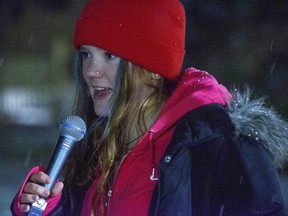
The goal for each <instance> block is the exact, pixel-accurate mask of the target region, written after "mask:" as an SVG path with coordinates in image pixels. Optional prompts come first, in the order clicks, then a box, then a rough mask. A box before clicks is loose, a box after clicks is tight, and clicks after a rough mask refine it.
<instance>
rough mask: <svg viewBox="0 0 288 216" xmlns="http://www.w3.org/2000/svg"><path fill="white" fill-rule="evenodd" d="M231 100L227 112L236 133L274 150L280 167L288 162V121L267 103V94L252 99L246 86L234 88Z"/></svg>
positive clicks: (273, 152)
mask: <svg viewBox="0 0 288 216" xmlns="http://www.w3.org/2000/svg"><path fill="white" fill-rule="evenodd" d="M231 94H232V96H233V97H232V99H231V100H229V101H228V106H227V109H228V113H229V115H230V117H231V119H232V122H233V124H234V125H235V128H236V133H237V134H244V135H247V136H250V137H253V138H254V139H256V140H260V141H261V142H262V143H263V145H264V146H265V147H266V149H267V150H268V151H269V152H270V153H271V155H272V157H273V159H274V161H275V164H276V167H277V169H278V171H283V170H284V169H285V168H287V166H288V123H287V122H286V121H285V120H284V119H283V118H282V117H281V116H280V115H279V114H278V113H277V112H276V111H275V109H273V108H271V107H268V106H266V104H265V98H258V99H253V100H252V99H251V98H250V97H251V91H250V89H249V88H248V87H247V88H246V89H245V90H244V91H243V93H241V92H240V91H239V90H238V89H236V88H234V89H233V90H232V91H231Z"/></svg>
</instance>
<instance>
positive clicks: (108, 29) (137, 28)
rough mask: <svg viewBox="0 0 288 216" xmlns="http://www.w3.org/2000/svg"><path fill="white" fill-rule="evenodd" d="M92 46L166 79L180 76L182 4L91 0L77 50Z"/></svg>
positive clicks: (80, 26) (168, 0) (174, 0)
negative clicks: (80, 47)
mask: <svg viewBox="0 0 288 216" xmlns="http://www.w3.org/2000/svg"><path fill="white" fill-rule="evenodd" d="M80 45H93V46H96V47H99V48H102V49H105V50H107V51H109V52H111V53H113V54H115V55H118V56H119V57H122V58H123V59H126V60H127V61H130V62H132V63H134V64H136V65H138V66H140V67H142V68H145V69H147V70H149V71H151V72H154V73H158V74H159V75H161V76H162V77H165V78H167V79H171V80H173V79H175V78H176V77H177V75H178V74H179V73H180V70H181V67H182V62H183V58H184V54H185V48H184V46H185V11H184V8H183V6H182V4H181V3H180V2H179V0H90V2H89V3H88V4H87V5H86V7H85V8H84V10H83V12H82V14H81V16H80V18H79V19H78V20H77V23H76V30H75V37H74V46H75V47H76V48H78V47H79V46H80Z"/></svg>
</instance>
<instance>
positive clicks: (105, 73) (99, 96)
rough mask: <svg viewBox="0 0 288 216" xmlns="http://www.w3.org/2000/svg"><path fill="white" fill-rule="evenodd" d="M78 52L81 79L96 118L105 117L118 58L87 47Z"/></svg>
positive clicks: (95, 48) (101, 50) (92, 47)
mask: <svg viewBox="0 0 288 216" xmlns="http://www.w3.org/2000/svg"><path fill="white" fill-rule="evenodd" d="M79 51H80V55H81V58H82V73H83V78H84V80H85V82H86V84H87V86H88V90H89V93H90V95H91V98H92V100H93V105H94V112H95V114H96V115H98V116H107V115H108V109H109V105H110V102H111V97H112V94H113V91H114V88H115V83H116V73H117V68H118V65H119V62H120V57H118V56H115V55H113V54H112V53H110V52H108V51H106V50H103V49H100V48H97V47H94V46H89V45H83V46H81V47H80V49H79Z"/></svg>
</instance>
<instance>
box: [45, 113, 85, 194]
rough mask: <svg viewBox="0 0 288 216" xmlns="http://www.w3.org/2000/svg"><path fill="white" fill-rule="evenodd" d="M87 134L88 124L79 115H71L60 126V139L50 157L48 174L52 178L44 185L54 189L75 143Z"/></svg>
mask: <svg viewBox="0 0 288 216" xmlns="http://www.w3.org/2000/svg"><path fill="white" fill-rule="evenodd" d="M85 134H86V124H85V122H84V121H83V120H82V119H81V118H80V117H78V116H69V117H67V118H66V119H64V120H63V121H62V122H61V123H60V126H59V135H60V136H59V139H58V142H57V144H56V146H55V149H54V152H53V154H52V157H51V159H50V162H49V165H48V168H47V172H46V174H47V175H49V177H50V178H51V182H50V183H49V184H45V185H44V187H45V188H47V189H48V190H52V188H53V187H54V184H55V181H56V180H57V178H58V176H59V173H60V171H61V170H62V168H63V165H64V163H65V161H66V159H67V157H68V156H69V154H70V152H71V150H72V148H73V146H74V144H75V143H76V142H78V141H80V140H81V139H82V138H83V137H84V136H85Z"/></svg>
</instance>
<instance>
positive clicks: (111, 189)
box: [106, 150, 131, 215]
mask: <svg viewBox="0 0 288 216" xmlns="http://www.w3.org/2000/svg"><path fill="white" fill-rule="evenodd" d="M130 152H131V150H130V151H129V152H128V153H127V154H126V155H125V156H124V157H123V158H122V160H121V162H120V164H119V168H118V170H117V172H116V175H115V178H114V181H113V183H112V186H111V187H110V188H109V190H108V193H107V202H106V208H107V211H106V215H109V205H110V201H111V199H112V195H113V190H114V187H115V183H116V180H117V177H118V174H119V171H120V169H121V166H122V164H123V162H124V160H125V159H126V158H127V156H128V154H129V153H130Z"/></svg>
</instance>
